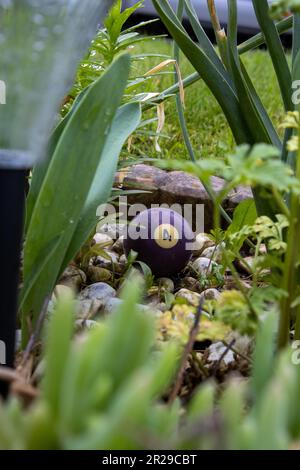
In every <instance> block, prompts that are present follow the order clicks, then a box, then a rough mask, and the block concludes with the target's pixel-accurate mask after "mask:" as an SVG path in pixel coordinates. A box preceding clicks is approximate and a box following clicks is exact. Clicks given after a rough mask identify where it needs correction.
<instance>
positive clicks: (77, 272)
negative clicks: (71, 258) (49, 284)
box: [59, 265, 86, 292]
mask: <svg viewBox="0 0 300 470" xmlns="http://www.w3.org/2000/svg"><path fill="white" fill-rule="evenodd" d="M59 284H60V285H64V286H67V287H70V288H71V289H73V290H74V291H75V292H77V291H79V290H80V288H81V286H82V284H86V275H85V273H84V272H83V271H82V270H81V269H79V268H77V267H76V266H72V265H69V266H68V267H67V268H66V269H65V271H64V272H63V274H62V276H61V278H60V280H59Z"/></svg>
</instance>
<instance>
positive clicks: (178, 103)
mask: <svg viewBox="0 0 300 470" xmlns="http://www.w3.org/2000/svg"><path fill="white" fill-rule="evenodd" d="M183 7H184V2H183V0H179V2H178V7H177V16H178V18H179V19H180V20H182V15H183ZM173 43H174V53H173V56H174V59H175V60H176V62H177V65H178V67H179V61H180V49H179V47H178V45H177V43H176V41H173ZM175 73H176V75H175V77H176V78H175V85H176V83H177V82H176V80H178V83H179V80H180V77H179V76H178V74H177V69H176V67H175ZM176 107H177V114H178V119H179V124H180V128H181V132H182V137H183V140H184V143H185V146H186V149H187V152H188V154H189V156H190V159H191V160H192V162H195V161H196V157H195V153H194V149H193V146H192V143H191V139H190V136H189V131H188V128H187V125H186V119H185V115H184V108H183V103H182V102H181V96H180V93H176Z"/></svg>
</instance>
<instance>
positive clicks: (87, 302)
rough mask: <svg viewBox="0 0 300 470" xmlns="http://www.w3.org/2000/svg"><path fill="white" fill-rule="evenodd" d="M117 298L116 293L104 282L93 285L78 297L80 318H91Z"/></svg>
mask: <svg viewBox="0 0 300 470" xmlns="http://www.w3.org/2000/svg"><path fill="white" fill-rule="evenodd" d="M115 296H116V291H115V289H113V288H112V287H111V286H110V285H108V284H106V283H104V282H97V283H95V284H91V285H90V286H88V287H86V288H85V289H84V290H82V291H81V292H80V294H79V296H78V301H79V316H80V318H91V317H93V316H94V315H96V314H97V313H99V311H100V310H101V309H102V308H104V307H105V305H106V304H107V303H108V301H109V300H110V299H111V298H113V297H115Z"/></svg>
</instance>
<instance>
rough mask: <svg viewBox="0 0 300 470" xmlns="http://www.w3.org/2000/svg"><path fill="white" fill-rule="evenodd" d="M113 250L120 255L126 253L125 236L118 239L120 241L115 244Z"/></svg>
mask: <svg viewBox="0 0 300 470" xmlns="http://www.w3.org/2000/svg"><path fill="white" fill-rule="evenodd" d="M112 248H113V250H114V251H115V252H116V253H118V254H119V255H122V254H123V253H124V235H122V236H121V237H119V238H118V240H117V241H116V242H115V243H114V244H113V247H112Z"/></svg>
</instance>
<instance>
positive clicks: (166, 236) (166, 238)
mask: <svg viewBox="0 0 300 470" xmlns="http://www.w3.org/2000/svg"><path fill="white" fill-rule="evenodd" d="M163 239H164V240H168V241H169V242H171V241H172V235H170V234H169V232H168V230H167V229H164V234H163Z"/></svg>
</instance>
